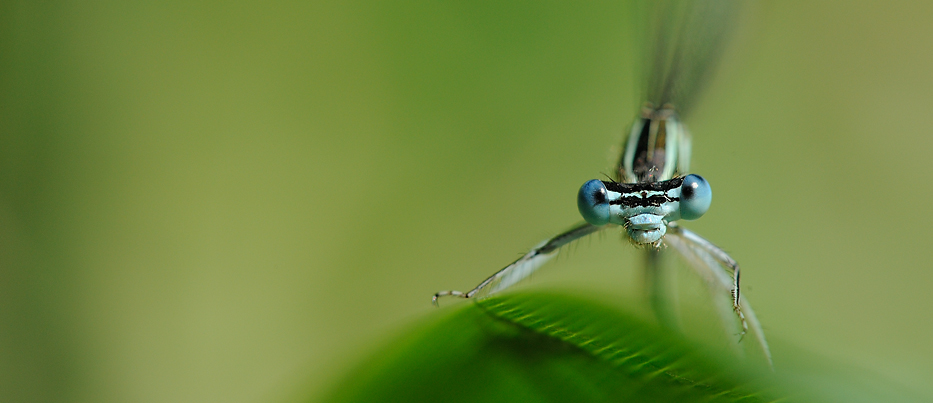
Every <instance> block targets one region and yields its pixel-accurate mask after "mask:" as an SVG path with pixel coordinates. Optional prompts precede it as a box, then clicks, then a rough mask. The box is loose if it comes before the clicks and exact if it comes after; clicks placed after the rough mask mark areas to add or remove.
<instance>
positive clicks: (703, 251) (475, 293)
mask: <svg viewBox="0 0 933 403" xmlns="http://www.w3.org/2000/svg"><path fill="white" fill-rule="evenodd" d="M735 6H736V4H734V3H729V2H724V1H709V2H705V1H695V2H652V3H651V4H650V8H651V10H647V13H644V15H643V18H642V19H640V20H638V23H637V24H636V25H637V26H639V30H640V31H644V32H645V33H646V38H647V40H646V41H645V43H644V45H645V48H646V49H645V51H644V52H643V53H644V54H646V55H648V57H646V59H645V60H644V65H643V67H642V68H643V78H642V80H641V84H642V85H643V86H644V90H643V93H642V101H643V102H644V103H643V107H642V109H641V111H640V112H639V114H638V116H637V117H636V119H635V123H634V124H633V125H632V128H631V131H630V132H629V134H628V137H627V140H626V141H625V144H624V149H623V152H622V155H621V157H620V158H619V162H618V164H617V165H616V168H615V170H614V175H615V178H612V180H608V181H603V180H597V179H594V180H591V181H588V182H586V183H585V184H584V185H583V186H582V187H581V188H580V191H579V193H578V195H577V207H578V209H579V211H580V214H581V215H582V216H583V218H584V219H585V221H584V222H582V223H580V224H577V225H576V226H574V227H572V228H570V229H569V230H567V231H565V232H563V233H561V234H559V235H557V236H555V237H553V238H551V239H548V240H546V241H544V242H543V243H541V244H539V245H538V246H537V247H535V248H534V249H532V250H531V251H530V252H528V253H526V254H525V255H524V256H522V257H521V258H519V259H518V260H516V261H515V262H513V263H512V264H510V265H508V266H506V267H505V268H503V269H502V270H499V271H498V272H496V273H495V274H493V275H492V276H490V277H489V278H487V279H486V280H484V281H483V282H481V283H480V284H479V285H478V286H476V287H475V288H473V289H472V290H470V291H468V292H460V291H441V292H438V293H437V294H435V295H434V297H433V299H432V302H434V304H437V299H438V298H439V297H443V296H456V297H461V298H473V297H483V296H488V295H490V294H493V293H496V292H498V291H501V290H503V289H505V288H508V287H510V286H512V285H513V284H515V283H517V282H519V281H521V280H522V279H524V278H526V277H528V276H529V275H530V274H531V273H532V272H534V271H535V270H537V269H538V268H539V267H541V265H543V264H544V263H545V262H547V261H548V260H550V259H551V258H552V257H553V256H555V255H556V254H557V252H558V251H559V249H560V248H561V247H562V246H564V245H567V244H569V243H571V242H574V241H576V240H578V239H580V238H583V237H585V236H588V235H591V234H593V233H596V232H599V231H602V230H606V229H609V228H619V227H621V228H622V229H623V230H624V231H625V234H626V237H627V238H628V239H629V240H630V241H631V242H632V244H634V245H635V246H637V247H640V248H642V249H644V250H645V254H646V256H647V258H646V262H647V263H646V278H648V279H649V280H650V279H654V280H653V281H649V286H648V288H649V290H648V292H649V295H651V297H652V298H651V301H652V307H653V308H654V310H655V312H656V314H657V316H658V318H659V320H660V321H661V322H662V324H663V323H664V322H670V313H669V312H666V311H667V310H668V308H667V307H666V302H665V298H664V297H662V296H661V294H664V293H665V291H664V290H663V285H661V282H660V281H658V280H657V273H658V272H659V270H661V267H660V264H659V259H658V257H659V256H660V255H661V253H663V252H664V249H665V247H670V248H672V249H674V250H677V251H678V252H680V254H681V255H682V256H683V257H684V259H685V260H686V262H687V263H688V266H689V267H691V268H692V269H694V270H695V271H696V272H697V274H698V275H700V277H702V278H703V279H705V280H706V282H705V283H706V284H707V286H708V287H710V289H711V290H712V291H713V295H720V294H719V293H722V295H723V296H724V297H725V296H726V295H729V296H731V310H732V311H733V312H734V317H735V319H733V320H732V322H738V323H737V325H738V326H740V327H741V330H740V331H739V333H740V334H741V335H744V334H745V333H746V332H748V331H751V332H752V334H754V336H755V338H756V340H757V341H758V343H759V344H760V346H761V348H762V351H763V353H764V355H765V357H766V359H767V360H768V361H769V362H770V360H771V358H770V353H769V351H768V345H767V342H766V341H765V337H764V334H763V332H762V330H761V325H760V324H759V322H758V319H757V318H756V316H755V314H754V311H752V308H751V305H750V304H749V303H748V301H747V300H744V299H743V298H742V296H741V293H740V271H739V265H738V263H736V261H735V260H733V259H732V258H731V257H730V256H729V255H728V254H727V253H726V252H725V251H723V250H722V249H720V248H719V247H717V246H715V245H713V244H712V243H711V242H709V241H707V240H705V239H703V238H702V237H700V236H699V235H697V234H695V233H694V232H692V231H690V230H688V229H686V228H684V227H682V226H680V225H679V224H678V223H677V221H679V220H695V219H697V218H700V216H702V215H703V214H704V213H705V212H706V210H707V209H708V208H709V206H710V202H711V200H712V191H711V188H710V186H709V184H708V183H707V182H706V180H704V179H703V178H702V177H700V176H699V175H695V174H688V172H689V164H690V151H691V142H690V134H689V132H688V131H687V128H686V126H685V125H684V124H683V123H682V121H681V119H682V118H683V117H684V116H685V115H686V114H687V113H688V112H689V111H690V109H689V108H690V107H691V106H693V104H694V101H695V100H696V97H697V96H698V95H699V93H700V90H701V89H702V88H701V87H702V86H703V84H704V83H705V82H706V81H707V77H708V76H709V73H710V71H711V70H712V66H713V65H714V64H715V63H716V61H717V59H718V58H719V54H720V52H721V50H722V48H723V42H724V41H725V38H726V36H727V33H728V32H729V31H730V30H731V28H732V26H733V25H734V23H735V20H736V16H737V10H736V7H735ZM726 309H728V308H726Z"/></svg>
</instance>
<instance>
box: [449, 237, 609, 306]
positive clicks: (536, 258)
mask: <svg viewBox="0 0 933 403" xmlns="http://www.w3.org/2000/svg"><path fill="white" fill-rule="evenodd" d="M605 227H606V226H595V225H591V224H589V223H585V222H584V223H580V224H577V225H575V226H574V227H573V228H571V229H569V230H567V231H565V232H563V233H561V234H559V235H557V236H555V237H553V238H551V239H548V240H546V241H544V242H542V243H541V244H539V245H538V246H537V247H535V248H534V249H532V250H531V251H529V252H528V253H526V254H525V255H524V256H522V257H521V258H519V259H518V260H516V261H514V262H512V264H510V265H508V266H505V267H504V268H503V269H502V270H499V271H497V272H496V273H495V274H493V275H492V276H489V278H487V279H485V280H483V282H482V283H479V285H477V286H476V287H475V288H473V289H472V290H470V291H468V292H461V291H453V290H450V291H441V292H438V293H436V294H434V296H433V297H432V298H431V303H432V304H434V305H435V306H437V299H438V298H440V297H446V296H452V297H460V298H473V297H475V296H478V295H481V296H486V295H490V294H492V293H495V292H498V291H501V290H504V289H506V288H508V287H510V286H512V285H514V284H515V283H518V282H519V281H521V280H523V279H525V278H526V277H528V276H530V275H531V273H533V272H534V271H535V270H538V268H539V267H541V266H542V265H544V263H547V261H548V260H550V259H551V258H552V257H554V255H556V254H557V251H558V249H560V247H561V246H564V245H566V244H568V243H571V242H573V241H576V240H578V239H580V238H583V237H585V236H587V235H590V234H592V233H595V232H597V231H599V230H601V229H603V228H605Z"/></svg>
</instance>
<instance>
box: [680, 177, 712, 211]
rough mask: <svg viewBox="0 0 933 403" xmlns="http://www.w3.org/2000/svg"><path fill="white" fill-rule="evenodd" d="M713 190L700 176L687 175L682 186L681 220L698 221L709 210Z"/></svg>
mask: <svg viewBox="0 0 933 403" xmlns="http://www.w3.org/2000/svg"><path fill="white" fill-rule="evenodd" d="M712 201H713V190H712V189H711V188H710V187H709V182H706V179H703V177H701V176H700V175H692V174H691V175H687V176H685V177H684V183H683V184H682V185H680V218H683V219H684V220H696V219H697V218H700V217H701V216H703V214H704V213H706V210H709V204H710V202H712Z"/></svg>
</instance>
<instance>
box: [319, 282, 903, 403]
mask: <svg viewBox="0 0 933 403" xmlns="http://www.w3.org/2000/svg"><path fill="white" fill-rule="evenodd" d="M798 367H799V366H798ZM804 367H805V368H812V366H803V367H799V368H804ZM829 368H832V366H827V367H825V368H823V370H821V371H819V373H812V372H811V373H806V376H805V377H801V376H800V374H801V373H800V372H797V373H796V375H794V374H790V375H787V374H775V373H774V372H772V371H771V370H770V369H769V368H767V367H765V366H760V365H754V364H751V363H748V362H745V360H739V359H736V358H735V357H734V356H732V355H730V354H724V353H722V352H718V351H717V350H714V349H709V348H706V347H703V346H701V345H698V344H696V343H694V342H691V341H688V340H686V339H685V338H683V337H682V336H680V335H678V334H675V333H672V332H670V331H665V330H662V329H661V328H659V327H658V326H657V325H655V324H654V323H653V322H651V321H650V320H646V319H643V318H641V317H640V316H638V315H636V314H632V313H627V312H622V311H619V310H618V309H616V308H610V307H606V306H603V305H600V304H598V303H594V302H592V301H588V300H583V299H580V298H577V297H572V296H567V295H563V294H551V293H522V294H511V295H506V296H502V297H493V298H488V299H485V300H482V301H479V302H477V303H470V304H462V305H461V306H459V307H456V308H446V309H444V310H443V311H441V312H439V313H438V314H437V315H436V316H434V317H432V318H431V320H430V321H429V322H428V323H426V324H423V325H421V326H419V327H417V328H416V329H414V330H413V331H411V332H410V333H407V334H406V335H405V336H403V337H402V338H401V339H399V340H396V341H395V342H394V343H392V344H390V345H389V346H388V348H386V349H384V350H382V351H381V352H380V353H379V354H377V355H376V356H374V357H373V358H372V359H371V360H369V361H368V362H366V363H364V364H363V365H361V366H360V367H358V368H357V369H356V370H355V371H353V372H352V373H351V374H349V376H348V377H347V378H345V380H344V381H343V382H341V383H340V384H339V385H337V387H336V388H335V389H333V390H332V393H331V395H330V396H328V397H327V398H326V399H325V400H324V401H328V402H379V401H391V402H422V401H438V402H445V403H447V402H516V401H521V402H601V401H613V402H617V401H637V402H666V401H676V402H757V401H777V400H780V401H879V400H877V399H882V400H884V401H891V400H885V398H886V397H887V398H890V397H892V396H895V395H896V397H897V398H896V400H899V401H903V400H912V399H910V395H909V394H906V393H900V394H899V393H897V392H896V391H897V388H896V387H891V386H890V385H889V384H887V383H885V382H881V381H877V380H876V382H874V383H875V385H873V387H874V389H871V390H867V389H866V387H865V385H866V383H865V382H862V381H852V382H849V381H847V380H852V379H857V378H858V377H852V376H843V377H841V378H839V377H837V376H836V377H834V376H835V375H833V376H826V377H822V374H825V373H831V374H838V371H834V370H832V369H829ZM824 378H825V379H832V384H831V385H830V386H831V387H827V388H823V389H821V387H822V386H824V385H826V383H825V382H821V379H824ZM804 379H805V380H806V381H804ZM878 385H881V386H880V388H879V387H878ZM824 389H825V390H824ZM879 390H880V391H881V392H879ZM892 391H895V392H894V393H893V394H892Z"/></svg>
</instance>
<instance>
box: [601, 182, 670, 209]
mask: <svg viewBox="0 0 933 403" xmlns="http://www.w3.org/2000/svg"><path fill="white" fill-rule="evenodd" d="M683 183H684V178H683V177H677V178H674V179H670V180H666V181H663V182H642V183H617V182H603V184H604V185H606V189H607V190H610V191H613V192H618V193H623V194H627V193H641V194H642V197H639V196H623V197H621V198H619V199H617V200H613V201H610V202H609V204H610V205H623V206H628V207H658V206H660V205H662V204H664V203H669V202H674V201H680V198H679V197H669V196H668V195H667V191H669V190H671V189H675V188H679V187H680V186H681V185H683ZM649 191H651V192H661V194H656V195H652V196H648V197H644V195H645V194H646V193H647V192H649Z"/></svg>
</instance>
